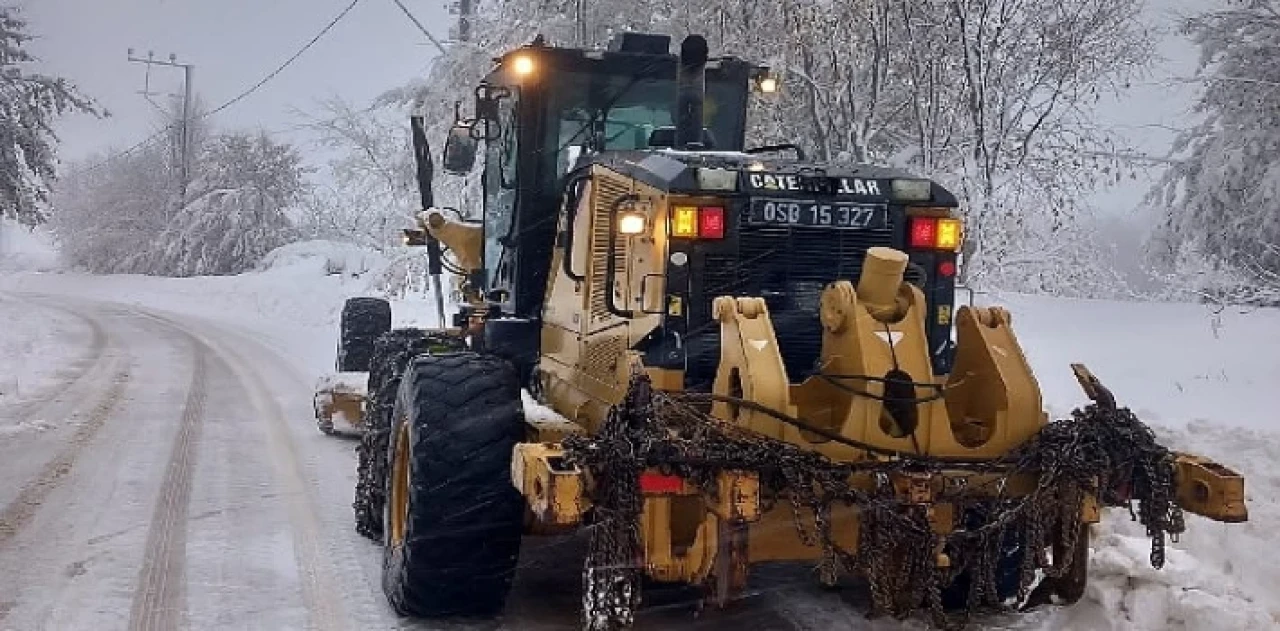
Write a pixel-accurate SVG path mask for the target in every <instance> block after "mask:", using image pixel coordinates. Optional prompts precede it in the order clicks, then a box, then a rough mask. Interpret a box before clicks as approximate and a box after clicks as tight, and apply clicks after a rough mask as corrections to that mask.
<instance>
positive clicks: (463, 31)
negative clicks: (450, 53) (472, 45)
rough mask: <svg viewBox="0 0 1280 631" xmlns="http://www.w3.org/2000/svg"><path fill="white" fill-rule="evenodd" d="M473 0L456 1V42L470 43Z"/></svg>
mask: <svg viewBox="0 0 1280 631" xmlns="http://www.w3.org/2000/svg"><path fill="white" fill-rule="evenodd" d="M472 3H473V0H458V41H460V42H468V41H471V15H472Z"/></svg>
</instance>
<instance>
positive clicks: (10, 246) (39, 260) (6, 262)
mask: <svg viewBox="0 0 1280 631" xmlns="http://www.w3.org/2000/svg"><path fill="white" fill-rule="evenodd" d="M61 265H62V262H61V260H60V257H59V255H58V250H57V248H56V247H54V244H53V236H52V235H50V234H49V232H48V231H47V230H44V229H41V228H37V229H35V230H31V229H30V228H26V227H23V226H21V225H19V224H18V223H17V222H14V221H11V220H9V219H0V271H33V272H48V271H53V270H57V269H58V268H60V267H61Z"/></svg>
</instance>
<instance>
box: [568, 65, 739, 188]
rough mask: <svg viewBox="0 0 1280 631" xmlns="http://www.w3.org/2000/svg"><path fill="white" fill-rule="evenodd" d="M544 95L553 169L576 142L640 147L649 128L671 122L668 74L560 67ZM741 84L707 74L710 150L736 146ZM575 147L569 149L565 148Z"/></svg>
mask: <svg viewBox="0 0 1280 631" xmlns="http://www.w3.org/2000/svg"><path fill="white" fill-rule="evenodd" d="M560 77H561V78H560V80H559V81H558V82H557V85H556V89H555V90H553V91H551V92H550V94H549V95H548V117H549V123H550V125H549V126H548V127H549V135H550V137H549V138H548V145H551V144H553V143H554V146H555V147H557V150H556V151H555V153H554V159H555V160H556V168H555V170H554V172H555V173H556V174H562V173H564V172H565V170H566V169H567V168H568V167H569V160H570V159H571V158H573V157H574V156H576V155H577V154H578V152H579V151H580V148H582V147H588V146H590V147H592V148H594V149H597V150H614V151H625V150H635V149H644V148H646V147H648V146H649V137H650V134H652V133H653V131H654V130H656V129H659V128H661V127H672V126H674V125H675V115H674V114H675V103H676V82H675V79H674V78H671V79H667V78H653V79H637V78H635V77H632V76H627V75H599V74H594V75H593V74H588V73H578V72H565V73H563V74H561V75H560ZM745 116H746V114H745V99H744V89H743V86H741V85H738V84H736V83H734V82H732V81H730V80H727V79H716V78H713V77H712V76H708V77H707V92H706V102H705V105H704V106H703V125H704V126H705V127H706V129H707V130H708V131H709V132H710V134H711V138H712V140H713V142H714V147H713V148H714V149H719V150H740V149H742V130H743V129H744V127H745V120H744V119H745ZM571 147H572V148H576V149H573V150H571V149H570V148H571Z"/></svg>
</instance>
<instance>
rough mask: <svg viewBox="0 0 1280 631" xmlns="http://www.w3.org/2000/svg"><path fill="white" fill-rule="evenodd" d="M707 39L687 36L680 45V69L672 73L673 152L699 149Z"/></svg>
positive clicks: (705, 87) (701, 144)
mask: <svg viewBox="0 0 1280 631" xmlns="http://www.w3.org/2000/svg"><path fill="white" fill-rule="evenodd" d="M707 52H708V50H707V39H706V38H705V37H703V36H701V35H690V36H688V37H686V38H684V41H683V42H681V44H680V65H679V68H678V69H677V71H676V142H675V146H676V148H677V149H697V148H701V147H702V146H703V142H702V141H703V135H702V106H703V103H704V101H705V100H706V93H707V81H706V75H707Z"/></svg>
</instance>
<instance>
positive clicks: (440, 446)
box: [382, 352, 525, 618]
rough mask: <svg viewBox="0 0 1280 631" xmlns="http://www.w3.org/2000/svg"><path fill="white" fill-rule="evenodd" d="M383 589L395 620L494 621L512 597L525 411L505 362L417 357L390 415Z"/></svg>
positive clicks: (482, 358) (521, 512)
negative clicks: (517, 470) (516, 464)
mask: <svg viewBox="0 0 1280 631" xmlns="http://www.w3.org/2000/svg"><path fill="white" fill-rule="evenodd" d="M394 417H395V419H396V423H395V426H396V429H395V430H394V439H393V441H392V447H391V454H392V455H391V472H390V475H389V476H388V488H387V495H388V502H387V511H386V530H385V537H384V544H383V550H384V555H383V578H382V587H383V591H384V593H385V594H386V596H387V600H388V601H389V602H390V603H391V606H392V607H393V608H394V609H395V610H396V612H397V613H399V614H401V615H406V616H417V617H429V618H434V617H444V616H482V617H488V616H493V615H496V614H498V613H499V612H501V610H502V609H503V607H504V606H505V603H506V597H507V594H508V592H509V591H510V589H511V583H512V579H513V578H514V574H515V568H516V562H517V560H518V557H519V553H520V537H521V533H522V531H523V519H524V511H525V504H524V498H523V497H522V496H521V495H520V493H519V491H517V490H516V489H515V487H513V486H512V484H511V455H512V449H513V448H514V447H515V445H516V443H517V442H519V441H520V440H521V438H522V436H523V429H522V426H523V417H524V411H523V403H522V401H521V398H520V386H519V380H518V377H517V375H516V371H515V370H514V369H513V368H512V367H511V365H510V364H508V363H507V362H505V361H503V360H501V359H498V358H495V357H492V356H486V355H479V354H476V353H470V352H464V353H454V354H448V355H423V356H420V357H418V358H416V359H415V360H414V361H413V362H412V364H410V366H409V368H408V370H407V371H406V372H405V379H404V382H403V384H402V386H401V388H400V393H399V396H398V397H397V401H396V409H395V412H394Z"/></svg>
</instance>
